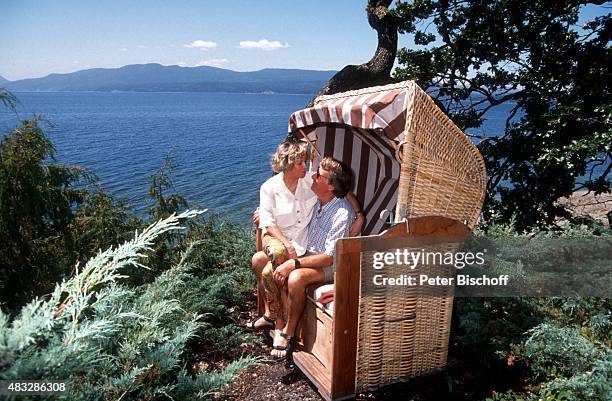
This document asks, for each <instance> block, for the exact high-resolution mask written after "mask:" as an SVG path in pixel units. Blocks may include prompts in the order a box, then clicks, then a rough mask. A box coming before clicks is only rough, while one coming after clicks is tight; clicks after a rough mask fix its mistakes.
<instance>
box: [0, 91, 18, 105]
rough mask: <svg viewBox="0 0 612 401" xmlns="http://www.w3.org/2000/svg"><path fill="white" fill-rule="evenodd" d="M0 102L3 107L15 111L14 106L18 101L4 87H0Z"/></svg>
mask: <svg viewBox="0 0 612 401" xmlns="http://www.w3.org/2000/svg"><path fill="white" fill-rule="evenodd" d="M0 102H2V104H3V105H4V107H6V108H8V109H11V110H12V111H16V106H17V103H19V100H18V99H17V98H16V97H15V95H13V94H12V93H11V92H9V91H7V90H6V89H4V88H0Z"/></svg>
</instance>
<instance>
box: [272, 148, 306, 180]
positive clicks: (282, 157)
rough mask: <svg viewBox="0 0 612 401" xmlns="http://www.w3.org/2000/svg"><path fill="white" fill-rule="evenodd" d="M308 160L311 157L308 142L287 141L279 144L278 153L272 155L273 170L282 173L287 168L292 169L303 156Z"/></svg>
mask: <svg viewBox="0 0 612 401" xmlns="http://www.w3.org/2000/svg"><path fill="white" fill-rule="evenodd" d="M302 157H303V158H305V159H306V160H308V159H309V158H310V152H309V150H308V144H307V143H306V142H302V141H287V142H283V143H281V144H280V145H278V148H276V153H274V154H273V155H272V159H271V160H270V162H271V164H272V170H274V172H275V173H282V172H284V171H287V170H291V168H292V167H293V164H294V163H295V161H296V160H299V159H301V158H302Z"/></svg>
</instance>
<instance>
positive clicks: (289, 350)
mask: <svg viewBox="0 0 612 401" xmlns="http://www.w3.org/2000/svg"><path fill="white" fill-rule="evenodd" d="M280 336H281V337H282V338H284V339H285V340H287V344H286V345H274V346H272V349H274V350H277V351H285V355H283V356H276V355H272V359H274V360H276V361H282V360H283V359H285V358H287V356H288V355H289V354H291V353H292V352H293V347H294V345H295V342H294V338H293V337H292V336H290V335H289V334H287V333H285V332H284V331H281V332H280Z"/></svg>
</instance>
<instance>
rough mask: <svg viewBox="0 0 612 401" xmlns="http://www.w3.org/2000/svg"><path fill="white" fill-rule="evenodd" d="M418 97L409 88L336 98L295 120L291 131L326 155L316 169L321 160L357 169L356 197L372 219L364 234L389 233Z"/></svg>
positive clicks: (303, 112)
mask: <svg viewBox="0 0 612 401" xmlns="http://www.w3.org/2000/svg"><path fill="white" fill-rule="evenodd" d="M412 98H413V97H412V96H410V95H409V90H407V88H405V87H404V88H401V89H396V90H384V91H376V92H373V93H367V94H363V95H355V96H345V97H341V98H337V99H333V98H331V99H329V100H327V101H325V100H324V101H321V102H318V103H317V104H316V105H315V106H314V107H310V108H307V109H303V110H299V111H297V112H295V113H293V114H292V115H291V117H290V119H289V132H290V133H294V134H296V133H299V134H301V135H304V136H306V135H307V137H308V139H309V140H310V141H311V142H312V143H313V144H314V145H315V146H316V148H317V150H318V152H319V153H320V155H319V156H317V157H316V158H315V166H314V168H316V166H318V163H319V161H320V159H321V157H324V156H332V157H334V158H335V159H338V160H341V161H342V162H344V163H346V164H347V165H349V166H350V167H351V168H352V169H353V172H354V173H355V181H356V182H355V187H354V193H355V195H356V196H357V199H359V201H360V203H361V205H362V207H363V211H364V214H365V216H366V225H365V227H364V229H363V230H362V234H363V235H375V234H379V233H380V232H381V231H383V230H384V229H385V228H387V227H388V220H389V216H390V215H393V214H392V211H393V209H394V208H395V206H396V204H397V189H398V182H399V175H400V163H399V162H398V161H397V159H396V156H395V150H396V147H397V143H398V142H399V141H401V140H403V139H404V134H405V133H404V129H405V126H406V118H407V113H406V110H407V109H408V106H409V104H408V102H410V101H411V99H412ZM298 136H299V135H298Z"/></svg>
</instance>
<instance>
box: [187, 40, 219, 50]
mask: <svg viewBox="0 0 612 401" xmlns="http://www.w3.org/2000/svg"><path fill="white" fill-rule="evenodd" d="M183 47H187V48H190V49H201V50H208V49H214V48H215V47H217V43H216V42H210V41H207V40H194V41H193V42H191V43H188V44H186V45H183Z"/></svg>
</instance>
